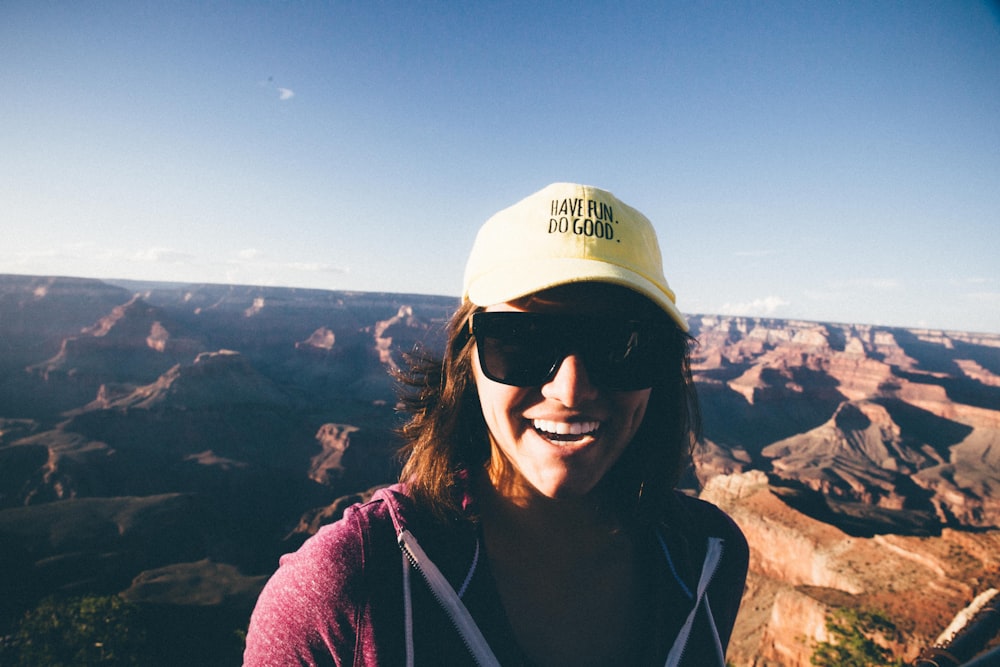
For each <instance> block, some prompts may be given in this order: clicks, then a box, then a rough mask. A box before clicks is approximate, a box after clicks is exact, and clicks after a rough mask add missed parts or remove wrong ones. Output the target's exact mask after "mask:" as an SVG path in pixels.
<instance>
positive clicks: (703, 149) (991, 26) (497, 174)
mask: <svg viewBox="0 0 1000 667" xmlns="http://www.w3.org/2000/svg"><path fill="white" fill-rule="evenodd" d="M0 90H2V91H3V93H2V94H0V228H2V231H3V240H2V242H0V273H26V274H58V275H73V276H87V277H111V278H132V279H151V280H170V281H183V282H223V283H240V284H251V285H256V284H260V285H287V286H301V287H313V288H322V289H336V290H339V289H348V290H365V291H390V292H418V293H428V294H453V295H457V294H458V292H459V290H460V287H461V279H462V271H463V267H464V262H465V257H466V255H467V253H468V251H469V249H470V247H471V245H472V241H473V238H474V236H475V232H476V230H477V229H478V227H479V225H480V224H481V223H482V222H483V221H484V220H485V219H486V218H487V217H489V216H490V215H491V214H492V213H494V212H495V211H497V210H499V209H500V208H503V207H505V206H507V205H509V204H511V203H513V202H515V201H517V200H518V199H520V198H521V197H523V196H526V195H528V194H530V193H531V192H534V191H535V190H538V189H540V188H541V187H543V186H545V185H547V184H548V183H551V182H554V181H577V182H583V183H588V184H592V185H597V186H600V187H603V188H606V189H609V190H611V191H613V192H614V193H615V194H616V195H618V196H619V197H620V198H621V199H622V200H624V201H626V202H628V203H629V204H631V205H633V206H635V207H636V208H638V209H639V210H641V211H643V212H644V213H646V215H647V216H648V217H649V218H650V219H652V220H653V221H654V223H655V225H656V227H657V230H658V233H659V235H660V239H661V246H662V250H663V254H664V264H665V270H666V274H667V278H668V280H669V281H670V283H671V285H672V287H674V289H675V290H676V292H677V294H678V301H679V305H680V307H681V309H682V310H683V311H685V312H688V313H719V314H748V315H762V316H772V317H781V318H800V319H807V320H821V321H836V322H852V323H868V324H888V325H898V326H909V327H931V328H943V329H955V330H966V331H982V332H994V333H1000V11H998V10H997V8H996V6H995V5H994V4H991V3H988V2H971V1H970V2H964V1H960V0H955V1H953V2H922V1H920V0H913V1H907V2H888V1H886V2H881V1H872V2H811V1H810V2H806V1H802V2H724V1H720V2H651V3H629V2H626V3H611V2H609V3H568V2H567V3H544V2H542V3H538V2H530V3H528V2H525V3H517V2H504V3H486V2H428V3H421V2H399V3H376V2H350V3H348V2H292V1H283V2H266V3H265V2H249V1H247V2H211V3H208V2H206V3H193V2H183V1H177V2H162V1H161V2H155V3H153V2H150V3H147V2H141V1H136V2H120V3H118V2H103V3H90V2H45V1H34V0H32V1H20V0H5V1H3V2H0Z"/></svg>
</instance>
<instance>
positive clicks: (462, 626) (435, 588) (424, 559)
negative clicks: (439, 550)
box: [397, 529, 500, 667]
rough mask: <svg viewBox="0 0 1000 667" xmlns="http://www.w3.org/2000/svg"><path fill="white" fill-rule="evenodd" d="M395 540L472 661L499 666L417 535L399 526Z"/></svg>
mask: <svg viewBox="0 0 1000 667" xmlns="http://www.w3.org/2000/svg"><path fill="white" fill-rule="evenodd" d="M397 541H398V542H399V547H400V549H402V551H403V554H404V555H405V556H406V558H407V560H408V561H409V562H410V565H411V566H412V567H413V569H415V570H416V571H417V572H419V573H420V576H421V577H423V579H424V581H425V582H427V586H428V587H429V588H430V589H431V593H432V594H433V595H434V599H436V600H437V602H438V604H439V605H441V607H442V608H443V609H444V610H445V612H446V613H447V614H448V618H449V619H451V623H452V625H453V626H454V628H455V630H456V631H457V632H458V634H459V636H461V637H462V642H463V643H464V644H465V647H466V648H467V649H468V651H469V653H471V654H472V657H473V659H474V660H475V661H476V664H477V665H479V666H480V667H500V661H499V660H497V658H496V656H495V655H493V650H492V649H490V645H489V644H488V643H487V642H486V638H485V637H483V633H482V632H481V631H480V629H479V626H478V625H476V622H475V620H473V618H472V615H471V614H469V610H468V609H466V607H465V605H464V604H463V603H462V600H461V598H459V597H458V594H457V593H456V592H455V589H454V588H452V586H451V584H449V583H448V580H447V579H446V578H445V576H444V575H443V574H441V571H440V570H439V569H438V568H437V566H436V565H435V564H434V562H433V561H432V560H431V559H430V558H428V556H427V554H426V553H424V550H423V549H422V548H421V546H420V544H419V543H418V542H417V538H415V537H414V536H413V535H412V534H411V533H410V531H408V530H405V529H403V530H401V531H400V532H399V535H398V537H397Z"/></svg>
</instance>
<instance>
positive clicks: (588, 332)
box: [469, 311, 669, 391]
mask: <svg viewBox="0 0 1000 667" xmlns="http://www.w3.org/2000/svg"><path fill="white" fill-rule="evenodd" d="M469 329H470V333H471V334H472V335H473V336H474V337H475V339H476V345H477V347H478V349H479V365H480V367H481V368H482V370H483V374H485V375H486V377H488V378H489V379H491V380H493V381H494V382H500V383H501V384H507V385H513V386H515V387H534V386H541V385H543V384H545V383H547V382H549V381H550V380H551V379H552V378H553V377H555V374H556V371H558V370H559V366H560V365H561V364H562V361H563V359H565V358H566V357H567V356H568V355H570V354H576V355H579V356H580V358H581V360H582V361H583V364H584V367H585V368H586V369H587V375H588V377H589V378H590V380H591V381H592V382H594V383H595V384H596V385H598V386H601V387H606V388H608V389H616V390H622V391H632V390H636V389H646V388H649V387H652V386H653V384H655V382H656V379H657V378H658V377H659V376H660V375H661V374H662V373H663V369H664V366H665V363H664V357H665V356H666V355H665V350H666V349H667V347H668V346H667V345H666V336H667V335H668V333H669V332H668V331H667V329H666V327H665V326H663V325H658V324H656V323H654V322H651V321H646V320H626V319H616V318H614V317H613V316H607V315H605V316H603V317H601V316H586V315H579V316H578V315H559V314H550V313H522V312H506V311H504V312H480V313H474V314H473V315H472V319H471V320H470V324H469Z"/></svg>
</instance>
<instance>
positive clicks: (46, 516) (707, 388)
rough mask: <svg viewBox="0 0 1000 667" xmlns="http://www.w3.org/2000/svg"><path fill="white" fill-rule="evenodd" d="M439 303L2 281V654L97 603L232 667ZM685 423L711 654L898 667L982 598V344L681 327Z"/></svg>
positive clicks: (990, 505)
mask: <svg viewBox="0 0 1000 667" xmlns="http://www.w3.org/2000/svg"><path fill="white" fill-rule="evenodd" d="M456 305H457V300H456V299H454V298H451V297H442V296H431V295H414V294H380V293H359V292H353V293H351V292H333V291H322V290H302V289H292V288H266V287H264V288H262V287H253V286H238V285H187V284H171V283H140V282H128V281H98V280H86V279H77V278H63V277H43V276H14V275H6V276H0V563H3V564H4V567H3V568H0V580H2V581H0V590H3V591H4V592H5V594H4V595H3V596H0V635H2V634H3V633H4V631H5V630H6V629H9V628H10V627H11V626H12V624H13V623H15V622H16V619H17V618H19V617H20V615H21V614H23V612H24V611H25V610H26V609H29V608H31V607H32V606H33V605H35V604H36V603H37V602H38V601H39V600H41V599H43V598H44V597H46V596H49V595H53V594H57V595H71V594H117V593H120V594H122V595H123V596H124V597H125V598H126V599H129V600H131V601H133V602H135V603H136V604H139V605H145V607H146V608H148V609H153V610H155V611H156V613H158V614H161V615H162V617H163V618H164V619H167V620H168V621H169V622H165V623H164V627H169V628H172V629H173V630H172V631H171V632H174V633H175V634H174V635H173V636H172V637H171V640H172V642H171V643H172V647H171V648H170V650H171V651H173V653H170V654H169V655H170V656H171V657H172V658H173V659H174V660H175V661H184V662H185V664H199V663H198V662H197V659H196V658H194V657H193V656H201V659H204V660H205V662H204V663H200V664H238V662H239V655H238V650H239V647H238V643H236V642H234V641H233V640H232V638H231V637H232V634H233V632H234V631H238V630H239V629H240V628H241V627H242V628H244V629H245V625H246V619H247V617H248V615H249V611H250V609H251V608H252V605H253V601H254V599H255V598H256V594H257V592H258V591H259V590H260V587H261V586H262V585H263V582H264V581H265V580H266V578H267V576H268V575H269V574H270V573H271V572H273V570H274V568H275V567H276V564H277V559H278V557H279V556H280V555H281V554H282V553H285V552H288V551H291V550H294V549H295V548H296V547H297V546H298V545H299V544H301V542H302V541H303V540H304V539H306V537H308V536H309V535H311V534H312V533H314V532H315V531H316V530H317V529H318V528H319V527H320V526H321V525H323V524H325V523H328V522H330V521H333V520H336V518H337V517H339V516H340V514H341V513H342V511H343V509H344V508H345V507H346V506H347V505H349V504H350V503H352V502H356V501H358V500H361V499H363V498H365V497H367V495H368V494H370V493H371V490H372V489H374V488H377V487H378V486H380V485H383V484H387V483H390V482H391V481H393V480H394V479H395V476H396V475H397V473H398V470H399V460H398V457H397V454H396V451H397V448H398V446H399V440H398V437H397V436H396V429H397V428H398V426H399V425H400V422H399V420H400V417H399V415H398V413H397V412H396V408H395V406H396V402H397V393H396V387H395V384H394V381H393V379H392V376H391V373H390V371H392V370H393V369H396V368H399V367H401V366H403V365H405V355H406V354H408V353H410V352H412V351H413V350H414V349H423V350H427V351H430V352H434V351H435V350H439V349H440V348H441V346H442V345H443V340H444V338H443V336H444V334H443V327H444V325H445V323H446V321H447V318H448V316H449V315H450V313H451V311H452V310H453V309H454V308H455V306H456ZM689 320H690V323H691V334H692V336H694V337H695V339H696V340H697V344H696V346H695V347H694V349H693V356H692V372H693V377H694V380H695V383H696V386H697V389H698V393H699V400H700V407H701V412H702V417H703V421H704V438H703V439H702V441H701V442H700V443H699V445H698V446H697V448H696V449H695V451H694V452H693V465H692V466H691V470H690V473H689V474H688V475H687V476H686V477H685V479H684V480H683V487H684V491H685V492H688V493H692V494H699V495H701V496H702V497H705V498H706V499H708V500H710V501H712V502H715V503H716V504H718V505H720V506H721V507H723V508H724V509H726V511H727V512H729V513H730V514H731V515H732V516H733V517H734V519H735V520H736V521H737V523H738V524H739V525H740V526H741V528H742V529H743V530H744V532H745V533H746V535H747V538H748V541H749V542H750V546H751V555H752V558H751V575H750V579H749V582H748V587H747V591H746V594H745V598H744V605H743V607H742V609H741V612H740V618H739V620H738V623H737V629H736V633H735V635H734V639H733V642H732V645H731V647H730V652H729V659H730V661H731V662H732V663H733V664H734V665H748V666H749V665H755V666H763V665H808V664H810V662H809V660H810V656H811V655H812V652H813V649H814V647H815V645H816V644H817V643H819V642H825V641H830V639H831V637H830V634H829V631H828V628H827V621H828V619H829V618H830V616H831V614H833V613H835V612H836V611H837V610H838V609H845V608H849V609H866V610H874V611H877V612H879V613H880V614H882V615H884V616H885V617H886V618H889V619H891V621H892V622H893V623H894V625H895V627H896V629H897V632H896V634H895V635H894V636H893V637H891V638H886V637H882V638H880V641H882V642H883V643H884V644H885V645H886V647H887V648H888V649H889V650H891V651H892V653H893V654H894V655H896V656H898V657H900V658H902V659H905V660H910V661H912V660H914V659H915V658H916V656H917V654H918V653H919V652H920V651H921V649H923V648H926V647H927V646H930V645H932V644H933V643H934V642H935V641H936V640H937V638H938V635H939V633H940V632H941V631H942V630H943V629H944V628H945V627H946V626H947V625H948V623H949V622H950V621H951V619H952V618H953V617H954V616H955V615H956V614H957V613H959V612H960V611H961V610H962V609H963V608H964V607H966V606H967V605H968V604H970V603H971V602H972V601H973V599H975V598H976V597H977V596H979V595H981V594H983V593H984V592H986V591H989V590H991V589H995V588H1000V335H994V334H985V333H974V332H952V331H931V330H922V329H905V328H898V327H880V326H873V325H863V324H841V323H817V322H803V321H793V320H773V319H765V318H748V317H723V316H713V315H708V314H691V315H689Z"/></svg>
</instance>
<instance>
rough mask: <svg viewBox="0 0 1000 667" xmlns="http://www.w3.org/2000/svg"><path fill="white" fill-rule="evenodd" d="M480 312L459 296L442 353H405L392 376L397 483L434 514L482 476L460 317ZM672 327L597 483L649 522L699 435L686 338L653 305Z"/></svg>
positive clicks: (482, 434) (469, 345) (486, 448)
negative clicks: (398, 422) (399, 444)
mask: <svg viewBox="0 0 1000 667" xmlns="http://www.w3.org/2000/svg"><path fill="white" fill-rule="evenodd" d="M477 310H481V308H480V307H478V306H476V305H475V304H473V303H471V302H469V301H465V302H463V303H462V304H461V305H460V306H459V308H458V309H457V310H456V311H455V313H454V315H453V316H452V318H451V320H450V322H449V323H448V326H447V330H446V333H447V343H446V346H445V351H444V356H443V358H441V359H439V358H436V357H434V356H431V355H429V354H428V353H426V352H423V351H421V352H415V353H414V354H412V355H410V356H409V357H407V361H408V365H409V368H407V369H404V370H403V371H401V372H400V373H398V374H397V378H398V379H399V381H400V383H401V394H400V401H401V407H402V409H403V411H404V412H407V413H409V415H410V417H409V420H408V421H407V422H406V423H405V424H404V426H403V427H402V428H401V430H400V432H401V434H402V436H403V439H404V441H405V445H404V447H403V450H402V454H403V455H404V456H405V459H406V462H405V464H404V466H403V470H402V473H401V476H400V478H401V481H403V482H404V483H405V484H407V486H408V489H409V491H410V493H411V494H412V495H413V497H414V498H415V499H416V500H417V501H418V502H420V503H421V504H424V505H425V506H427V507H428V508H429V509H430V510H431V511H432V512H433V513H434V514H435V515H436V516H438V517H439V518H454V517H456V516H457V515H460V514H461V503H462V491H463V490H464V489H465V488H466V487H465V485H464V484H460V480H461V479H462V477H463V476H464V475H469V476H475V475H479V474H482V473H483V470H484V466H485V464H486V463H487V462H488V461H489V459H490V440H489V433H488V430H487V427H486V423H485V421H484V420H483V415H482V409H481V407H480V405H479V395H478V393H477V391H476V383H475V378H474V377H473V369H472V364H473V357H472V355H473V352H474V350H475V344H474V341H473V340H472V337H471V336H470V335H469V333H468V321H469V318H470V317H471V316H472V314H473V313H474V312H476V311H477ZM654 312H655V313H656V315H654V316H656V317H662V319H663V323H664V325H665V326H666V327H667V328H668V330H669V331H671V332H672V335H671V336H670V337H669V338H668V340H667V342H666V346H667V355H666V356H667V359H668V363H667V365H666V371H665V373H664V375H663V377H662V378H661V380H660V381H659V382H658V383H657V384H656V385H654V386H653V388H652V392H651V393H650V398H649V404H648V406H647V408H646V414H645V417H644V419H643V422H642V425H641V426H640V427H639V431H638V432H637V433H636V435H635V437H634V438H633V440H632V442H631V443H630V444H629V446H628V447H627V448H626V449H625V452H624V453H623V454H622V456H621V457H620V458H619V460H618V461H617V462H616V463H615V465H614V466H613V467H612V469H611V470H610V471H608V473H607V474H606V475H605V476H604V479H602V480H601V482H600V484H599V485H598V490H599V493H600V494H601V497H603V498H605V499H606V502H608V503H609V504H610V505H612V506H614V507H616V508H617V509H618V510H619V511H620V512H621V513H622V516H623V517H625V518H628V517H631V518H633V519H636V520H639V521H651V520H655V518H656V517H657V516H658V515H659V514H660V511H661V510H662V508H663V507H664V506H665V505H666V503H667V502H668V497H669V495H670V494H671V493H672V492H673V488H674V486H675V485H676V484H677V482H678V481H679V479H680V477H681V474H682V473H683V471H684V469H685V468H686V466H687V464H688V463H689V461H690V452H691V446H692V445H693V444H694V442H696V441H697V440H698V438H700V436H701V418H700V413H699V410H698V399H697V394H696V393H695V389H694V383H693V381H692V379H691V367H690V355H689V347H690V346H691V345H692V344H693V339H692V338H691V337H690V336H688V335H687V334H686V333H684V332H683V331H681V330H680V328H679V327H678V326H677V325H676V324H675V323H674V322H673V320H672V319H671V318H670V317H669V316H668V315H667V314H666V313H665V312H663V311H662V310H660V309H659V308H656V309H655V311H654Z"/></svg>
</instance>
